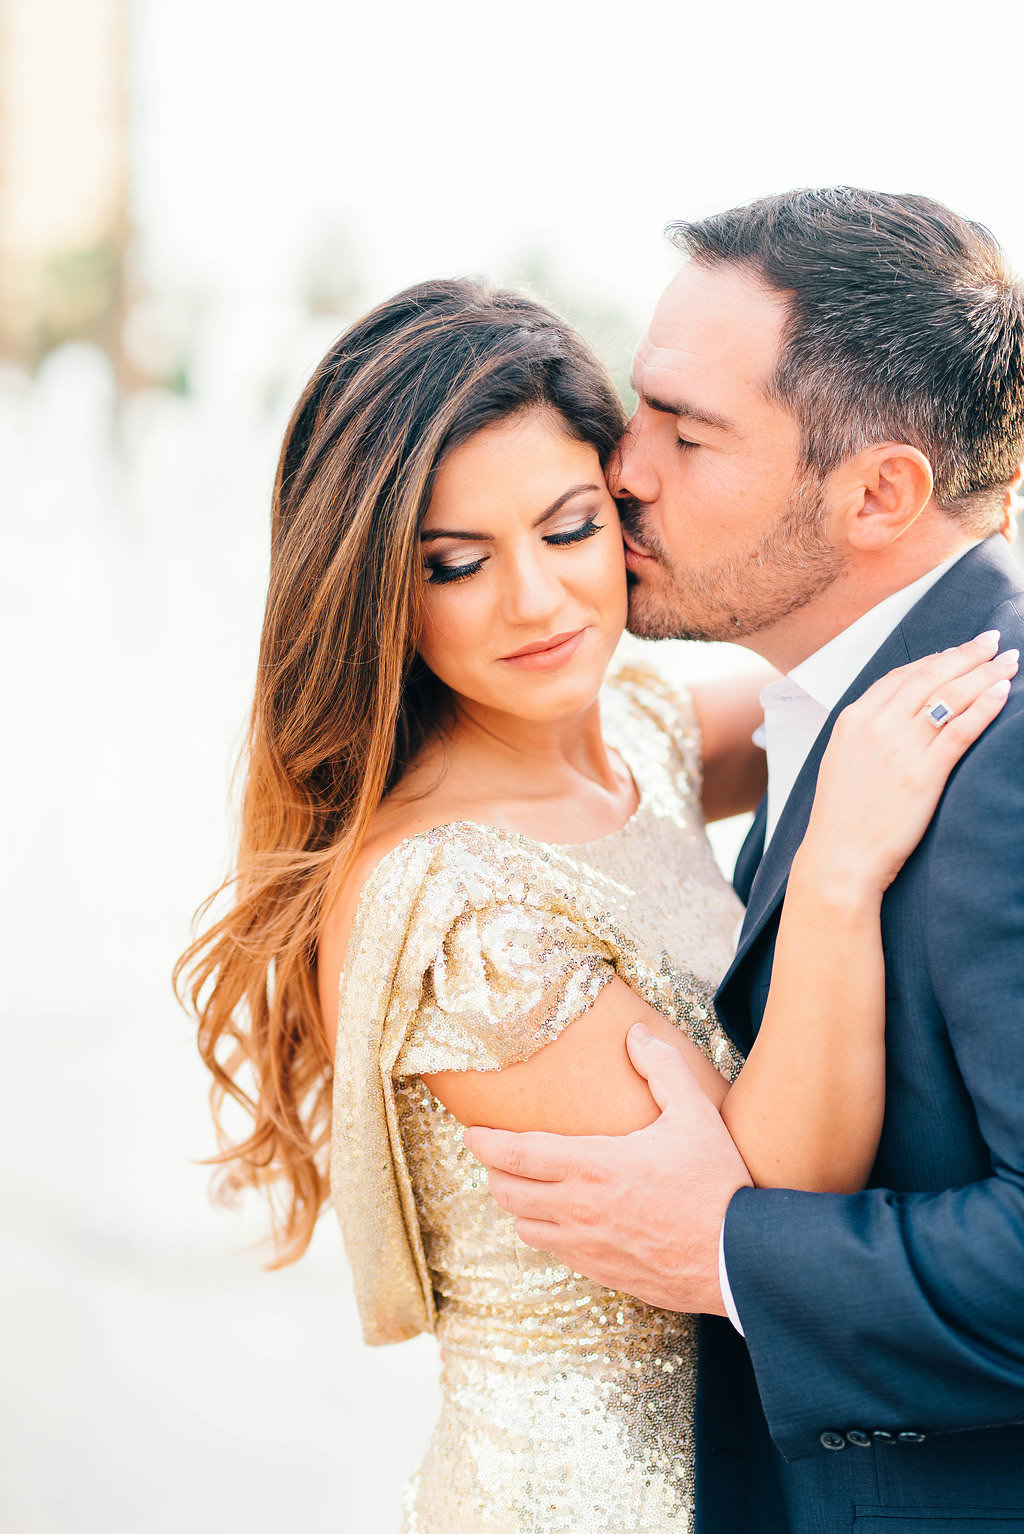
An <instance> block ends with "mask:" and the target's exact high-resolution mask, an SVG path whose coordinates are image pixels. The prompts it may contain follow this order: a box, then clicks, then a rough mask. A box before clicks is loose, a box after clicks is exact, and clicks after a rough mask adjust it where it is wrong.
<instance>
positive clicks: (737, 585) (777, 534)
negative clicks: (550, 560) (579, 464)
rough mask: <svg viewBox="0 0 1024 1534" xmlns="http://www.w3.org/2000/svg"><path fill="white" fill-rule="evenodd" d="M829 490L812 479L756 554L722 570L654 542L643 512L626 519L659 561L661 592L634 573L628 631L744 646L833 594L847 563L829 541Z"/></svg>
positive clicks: (722, 566) (761, 540)
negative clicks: (685, 561) (687, 561)
mask: <svg viewBox="0 0 1024 1534" xmlns="http://www.w3.org/2000/svg"><path fill="white" fill-rule="evenodd" d="M826 511H827V505H826V500H825V494H824V490H823V488H822V486H821V485H820V484H819V482H818V481H817V480H812V479H809V478H806V479H804V480H802V481H801V483H800V484H799V485H798V487H797V488H796V489H795V490H794V492H793V494H792V496H791V497H790V499H789V502H788V504H787V506H786V508H785V510H784V511H783V512H782V513H781V514H780V516H779V517H778V519H777V520H776V521H775V522H774V523H773V524H772V525H771V527H769V528H767V529H765V531H764V532H763V533H762V534H761V537H760V538H759V539H758V541H757V542H756V543H755V545H754V546H753V548H751V549H748V550H747V551H746V552H745V553H744V554H743V555H742V556H739V557H734V558H732V559H728V560H722V561H720V562H719V563H717V564H713V565H703V566H700V567H691V568H687V567H686V566H684V565H680V564H679V563H678V562H677V561H675V560H673V559H672V557H671V555H670V554H669V552H668V550H667V549H666V548H665V547H664V546H663V545H661V546H659V545H658V543H657V542H656V541H655V540H652V539H651V538H650V537H648V536H647V535H646V534H645V532H644V528H643V508H642V507H638V508H636V509H635V510H633V511H629V510H626V511H624V513H623V521H624V523H625V524H626V526H627V528H630V529H633V528H635V529H636V531H637V537H638V541H639V543H640V544H641V546H642V547H643V549H644V552H645V553H646V552H648V551H649V552H650V553H651V554H652V555H653V557H654V558H655V559H656V560H657V565H658V571H657V586H656V587H652V585H651V583H650V582H649V581H645V580H644V578H643V577H641V576H637V575H635V574H634V573H632V572H630V573H629V575H628V583H629V619H628V622H627V625H626V626H627V628H628V629H629V632H630V633H631V634H635V635H636V636H637V638H638V639H704V640H741V639H743V638H745V637H748V636H750V635H752V634H759V633H761V632H762V631H763V630H764V629H769V628H772V627H774V625H775V624H777V623H781V622H782V621H783V619H785V618H788V617H789V616H790V614H791V613H795V612H798V611H799V610H800V608H802V607H806V605H807V603H808V602H811V601H813V599H814V598H815V597H817V596H820V595H821V593H822V592H824V591H827V590H828V588H829V587H830V586H831V585H832V583H833V582H834V581H835V580H836V579H837V577H838V576H839V575H840V574H841V573H842V569H843V561H842V558H841V556H840V554H839V552H838V550H837V549H835V548H834V547H833V545H832V544H831V543H830V542H829V541H828V536H827V519H826Z"/></svg>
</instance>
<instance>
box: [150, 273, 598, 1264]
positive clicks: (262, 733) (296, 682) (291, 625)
mask: <svg viewBox="0 0 1024 1534" xmlns="http://www.w3.org/2000/svg"><path fill="white" fill-rule="evenodd" d="M542 406H546V407H548V408H550V409H553V410H556V411H557V412H558V413H559V414H560V416H561V417H562V419H563V420H564V422H565V425H566V428H567V429H568V431H569V432H570V433H571V434H572V435H573V436H575V437H577V438H578V439H579V440H581V441H585V442H588V443H591V444H592V445H593V446H594V447H595V448H596V449H597V451H598V454H599V456H600V459H601V463H602V465H604V464H606V463H607V461H608V458H609V456H610V455H611V453H612V451H613V449H614V447H615V444H616V442H617V441H618V438H619V436H620V435H621V432H622V429H623V424H624V418H623V412H622V406H621V404H620V402H619V400H618V398H617V396H616V394H615V390H614V387H613V385H612V383H611V380H610V379H609V378H608V376H607V374H606V373H605V371H604V369H603V368H602V367H601V365H600V364H599V363H598V362H597V360H596V358H595V357H594V356H593V355H592V354H591V352H590V351H589V350H588V349H587V347H586V346H585V345H584V343H583V342H582V340H581V339H580V338H579V336H577V335H576V334H575V333H574V332H573V331H572V330H571V329H570V328H569V327H568V326H567V325H566V324H565V322H564V321H562V320H561V319H559V318H558V317H557V316H556V315H554V314H552V313H551V312H550V311H549V310H548V309H546V308H544V307H543V306H542V305H541V304H539V303H537V302H536V301H534V300H533V299H531V298H528V297H526V296H524V295H523V294H521V293H513V292H504V291H501V290H494V289H490V288H487V287H484V286H482V285H480V284H479V283H474V282H468V281H441V282H428V283H422V284H419V285H418V286H416V287H413V288H409V289H407V290H406V291H405V292H403V293H400V294H398V295H397V297H395V298H392V299H390V300H388V302H386V303H383V304H381V305H379V306H378V307H377V308H376V309H373V310H372V311H371V312H370V313H369V314H367V315H366V316H365V317H364V318H363V319H361V320H359V321H357V322H356V324H354V325H353V326H352V327H351V328H350V329H349V330H347V331H346V332H345V333H344V334H343V335H342V336H341V337H340V338H339V339H338V341H337V342H336V343H335V344H334V345H333V346H332V347H331V349H330V351H329V352H328V353H327V355H326V356H325V357H324V359H323V361H322V362H321V363H320V365H319V367H318V368H317V369H316V371H315V373H314V374H313V377H312V378H311V380H310V382H309V384H308V385H307V387H306V389H305V391H304V393H303V395H302V397H301V399H300V400H299V403H298V405H297V406H296V408H295V411H294V413H293V415H292V418H291V421H290V422H289V424H288V429H287V431H286V432H285V438H284V445H283V447H282V451H281V459H280V462H279V464H278V469H277V477H276V481H275V485H274V498H273V523H272V536H271V557H270V585H269V591H268V594H267V608H266V617H265V620H264V624H263V636H262V641H261V645H260V656H259V665H258V670H257V679H256V693H255V698H254V701H253V707H252V718H251V723H250V727H249V734H248V740H247V746H246V753H245V762H246V781H245V792H244V797H243V803H242V816H241V832H240V838H239V848H238V860H237V867H236V870H235V872H234V874H233V876H232V877H231V878H230V879H228V880H227V881H226V883H225V884H224V885H223V886H222V887H221V889H220V890H218V891H216V892H215V894H214V895H212V896H211V897H210V899H209V900H208V901H207V902H206V903H205V905H204V906H202V907H201V908H200V915H201V916H202V917H205V916H206V915H207V914H208V913H209V910H210V907H211V905H212V903H213V902H214V901H215V900H217V899H218V897H222V896H223V895H224V894H225V892H228V893H229V895H230V897H231V899H232V901H233V903H232V905H231V908H230V909H229V910H228V912H227V914H226V915H225V916H223V917H222V918H221V919H220V920H217V921H215V922H214V923H213V925H211V926H210V927H209V929H208V930H207V931H206V932H204V933H203V934H202V935H201V936H200V937H199V938H198V939H197V940H196V941H195V942H194V943H193V944H192V945H191V946H190V947H189V948H188V949H187V950H186V952H185V953H184V954H183V955H182V957H181V958H180V959H179V961H178V963H177V965H176V967H175V986H176V988H177V990H178V994H179V996H180V997H181V998H182V1000H183V1001H184V1003H185V1005H186V1006H188V1007H189V1008H190V1009H191V1010H192V1011H193V1012H194V1014H195V1016H196V1018H197V1020H198V1024H199V1050H200V1054H201V1055H202V1058H203V1060H204V1062H205V1063H206V1065H207V1066H208V1067H209V1069H210V1071H211V1072H212V1074H213V1084H212V1087H211V1102H212V1107H213V1113H214V1119H215V1121H216V1123H217V1127H218V1136H219V1143H220V1145H221V1151H220V1154H219V1155H217V1156H215V1157H212V1158H211V1160H212V1161H213V1162H214V1163H215V1164H218V1165H219V1168H220V1170H219V1172H218V1173H217V1175H216V1176H215V1181H214V1190H215V1193H216V1195H217V1197H218V1198H219V1200H220V1201H221V1202H225V1203H230V1202H232V1201H233V1200H234V1198H235V1197H236V1196H237V1194H238V1193H239V1192H240V1191H241V1190H243V1189H245V1188H259V1189H261V1190H262V1191H263V1192H265V1193H266V1194H267V1196H268V1198H269V1201H270V1208H271V1219H272V1228H273V1235H274V1240H275V1245H276V1249H277V1255H276V1258H275V1260H274V1262H273V1263H271V1266H282V1265H284V1264H285V1263H287V1262H291V1261H294V1260H295V1258H297V1257H299V1256H301V1254H302V1253H303V1252H304V1251H305V1249H306V1247H307V1246H308V1244H309V1241H310V1238H311V1236H312V1234H313V1228H314V1225H315V1224H316V1220H317V1217H318V1215H319V1213H320V1211H321V1209H322V1207H323V1205H324V1202H325V1199H326V1197H327V1193H328V1188H327V1172H326V1160H327V1148H328V1143H329V1139H330V1106H331V1104H330V1094H331V1060H330V1056H329V1052H328V1048H327V1043H326V1037H325V1034H324V1029H323V1025H322V1022H321V1018H320V1010H319V1006H318V1002H317V979H316V955H317V939H318V934H319V931H320V928H321V925H322V922H323V919H324V916H325V915H326V913H327V911H328V910H329V909H330V907H331V905H332V904H333V903H334V901H335V899H336V898H337V895H338V893H339V891H340V890H341V888H342V886H343V884H344V881H345V879H346V877H347V875H348V872H349V870H350V869H351V866H352V862H353V859H354V858H355V856H356V854H357V853H358V851H359V848H360V846H361V844H362V841H363V839H364V837H365V835H366V832H367V828H368V827H369V824H370V821H371V819H372V817H373V815H374V813H375V811H376V810H377V807H378V806H379V804H380V802H381V800H382V798H383V797H384V795H385V794H386V793H387V792H388V791H389V790H390V789H391V788H393V787H394V785H395V784H396V783H397V782H398V781H399V779H400V778H401V777H402V775H403V773H404V772H405V770H406V769H407V767H408V765H409V764H410V762H411V761H412V760H413V759H414V757H415V756H416V754H417V752H418V751H419V750H420V748H421V747H422V745H423V744H424V742H425V741H426V740H427V739H428V738H429V737H430V736H431V734H432V733H433V732H434V731H435V730H436V729H437V728H438V726H439V723H440V722H441V721H442V720H443V710H444V702H445V698H444V690H443V688H442V686H441V684H440V683H439V682H438V681H437V679H436V678H435V677H434V676H433V675H432V674H431V673H430V672H429V671H428V670H427V668H426V667H425V666H424V665H423V663H422V662H421V661H420V660H419V659H418V657H417V653H416V643H417V634H418V625H419V594H420V590H421V585H422V573H421V560H420V555H419V527H420V523H421V520H422V518H423V515H424V513H425V511H426V508H427V506H428V504H429V501H430V496H431V491H432V488H433V485H434V481H435V479H436V476H437V472H438V469H439V467H440V465H441V463H442V461H443V459H444V457H445V455H446V454H447V453H449V452H451V451H452V449H453V448H454V447H456V446H458V445H459V444H460V443H462V442H465V441H466V440H467V439H468V438H469V437H471V436H473V435H474V433H476V432H478V431H480V430H481V429H482V428H483V427H485V426H487V425H490V424H493V423H494V422H496V421H498V420H501V419H503V418H505V417H508V416H510V415H514V414H516V413H518V412H520V411H522V410H526V409H530V408H532V407H542ZM227 1099H231V1100H233V1101H234V1102H235V1103H237V1104H240V1105H241V1107H242V1108H243V1109H245V1110H246V1112H247V1113H248V1114H249V1115H250V1116H251V1118H252V1128H251V1132H250V1133H249V1134H248V1135H246V1136H245V1138H243V1139H242V1140H241V1141H239V1142H236V1143H232V1142H231V1140H230V1138H229V1136H228V1134H227V1131H226V1129H225V1126H224V1124H223V1122H222V1111H223V1109H224V1107H225V1102H226V1100H227Z"/></svg>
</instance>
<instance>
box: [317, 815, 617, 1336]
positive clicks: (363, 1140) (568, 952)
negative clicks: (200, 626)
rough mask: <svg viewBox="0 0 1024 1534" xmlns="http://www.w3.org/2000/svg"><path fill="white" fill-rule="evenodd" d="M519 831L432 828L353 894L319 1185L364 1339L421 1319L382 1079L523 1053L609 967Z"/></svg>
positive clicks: (428, 1322)
mask: <svg viewBox="0 0 1024 1534" xmlns="http://www.w3.org/2000/svg"><path fill="white" fill-rule="evenodd" d="M519 841H520V839H519V838H517V837H515V836H513V835H511V834H503V833H497V832H494V831H491V830H488V828H486V827H477V826H472V825H468V824H467V825H462V826H442V827H439V828H437V830H436V831H432V832H428V833H424V834H423V835H421V836H416V837H411V838H410V839H409V840H408V841H406V842H403V843H402V844H401V846H400V847H398V848H396V849H394V851H393V852H391V853H389V854H388V855H387V856H386V857H384V858H382V860H381V862H380V863H379V864H378V866H377V868H376V869H375V870H374V872H373V874H372V875H371V876H370V878H369V879H368V881H367V883H366V886H365V888H364V890H363V893H362V895H361V897H360V901H359V908H358V910H357V912H356V916H355V920H354V922H353V927H352V934H351V937H350V940H349V947H348V952H347V954H346V958H345V968H344V972H343V974H342V979H341V986H340V992H339V1002H338V1045H337V1052H336V1057H335V1069H334V1106H333V1118H332V1137H331V1192H332V1198H333V1201H334V1205H335V1208H336V1211H337V1213H338V1217H339V1219H340V1222H341V1226H342V1233H343V1235H344V1237H345V1244H346V1248H347V1250H348V1255H349V1259H350V1262H351V1265H352V1271H353V1277H354V1281H355V1290H356V1299H357V1302H358V1304H359V1308H360V1312H361V1316H362V1320H363V1329H364V1335H365V1337H366V1340H367V1341H368V1342H371V1343H377V1342H398V1341H401V1340H402V1339H403V1338H405V1337H411V1336H413V1335H414V1334H415V1333H416V1332H419V1331H424V1330H432V1329H433V1325H434V1298H433V1293H432V1289H431V1285H430V1281H429V1276H428V1273H427V1268H426V1263H425V1260H424V1255H423V1247H422V1241H421V1236H420V1231H419V1226H418V1222H417V1215H416V1207H415V1199H414V1195H413V1189H412V1186H411V1182H410V1178H409V1172H408V1168H407V1166H406V1163H405V1157H404V1152H403V1148H402V1141H401V1135H400V1133H399V1126H398V1119H397V1113H396V1107H395V1089H394V1083H395V1081H396V1079H398V1078H400V1077H403V1076H408V1075H416V1074H420V1073H422V1072H425V1071H427V1072H429V1071H440V1070H495V1069H499V1068H500V1067H502V1066H504V1065H508V1064H511V1063H513V1062H515V1061H518V1060H524V1059H526V1058H527V1057H528V1056H529V1055H530V1054H532V1053H534V1051H535V1050H537V1049H540V1048H541V1047H543V1045H544V1044H546V1043H548V1042H550V1040H552V1039H554V1038H555V1037H557V1035H558V1033H559V1032H561V1030H562V1029H563V1028H564V1027H565V1026H566V1025H567V1024H568V1023H569V1022H571V1021H572V1020H573V1019H574V1018H576V1017H579V1016H581V1015H582V1013H584V1012H585V1011H587V1009H588V1008H589V1007H590V1006H591V1005H592V1003H593V1001H594V999H595V998H596V996H597V995H598V993H599V992H600V990H601V989H602V987H603V986H604V985H605V984H606V983H607V981H608V980H610V979H611V978H612V975H613V973H614V970H613V967H612V949H611V947H610V946H609V945H608V944H607V943H605V942H603V941H602V940H601V938H600V936H598V935H597V934H596V933H595V931H594V929H593V927H590V926H588V925H587V924H586V923H583V922H581V921H579V920H578V919H575V918H574V916H573V912H572V909H571V907H570V905H569V903H568V901H567V899H566V898H565V897H564V894H563V893H562V891H564V889H565V885H566V879H565V873H564V870H562V869H561V868H559V869H558V870H557V872H556V871H555V869H553V868H552V869H551V870H550V871H549V870H548V867H547V865H546V863H545V861H544V860H543V859H538V858H537V857H536V856H534V857H533V858H532V859H530V858H525V857H523V856H521V855H520V854H519V851H518V843H519Z"/></svg>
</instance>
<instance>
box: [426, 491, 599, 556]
mask: <svg viewBox="0 0 1024 1534" xmlns="http://www.w3.org/2000/svg"><path fill="white" fill-rule="evenodd" d="M600 488H601V487H600V485H572V486H571V487H570V488H569V489H568V490H563V492H562V494H561V495H560V496H559V497H558V499H557V501H552V502H551V505H550V506H549V507H548V508H547V510H546V511H542V512H541V514H540V516H539V517H538V518H537V520H536V522H534V524H533V525H534V527H541V526H542V525H543V524H544V523H545V522H546V521H547V520H548V518H549V517H553V516H554V515H555V513H556V512H558V511H561V509H562V507H563V506H564V505H565V503H566V502H567V501H571V500H572V498H573V496H574V495H585V494H587V492H588V491H597V490H600ZM438 538H462V539H463V540H464V541H465V542H467V543H493V542H494V534H493V533H470V532H466V531H464V530H463V529H461V528H454V527H431V528H428V529H426V530H425V531H424V532H422V533H420V542H421V543H434V542H436V541H437V539H438Z"/></svg>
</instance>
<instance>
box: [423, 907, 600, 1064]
mask: <svg viewBox="0 0 1024 1534" xmlns="http://www.w3.org/2000/svg"><path fill="white" fill-rule="evenodd" d="M614 973H615V971H614V969H613V967H612V965H611V962H610V960H609V958H608V956H607V954H606V952H605V951H604V949H603V947H602V945H601V944H600V943H599V942H598V941H597V940H596V939H595V938H594V936H593V934H592V933H591V932H589V931H588V930H587V929H586V928H585V927H582V926H581V925H580V924H579V923H578V922H577V921H576V920H574V918H573V917H572V915H571V914H570V913H569V912H567V911H565V910H557V909H555V910H553V909H551V907H550V905H549V904H548V903H547V902H546V901H545V900H544V899H543V898H541V899H539V900H536V899H531V898H530V892H529V890H526V891H524V890H523V889H522V888H520V889H513V890H509V891H508V893H507V894H506V897H505V898H504V899H499V900H495V899H494V898H491V899H489V900H487V901H485V902H484V903H483V904H476V903H474V901H473V899H472V897H471V896H470V895H469V894H468V893H467V897H466V903H465V905H464V907H463V909H462V910H461V911H460V912H459V914H458V915H457V916H456V917H455V920H454V921H453V922H452V923H451V926H450V927H449V928H448V930H447V932H446V933H445V934H444V937H443V939H442V941H441V943H440V944H439V946H438V949H437V952H436V954H435V955H434V958H433V961H432V963H431V965H430V968H429V969H428V971H427V973H426V974H425V975H424V977H423V990H422V994H421V1001H420V1006H419V1008H418V1010H417V1013H416V1017H415V1019H414V1020H413V1022H412V1025H411V1027H410V1030H409V1033H408V1035H407V1038H406V1042H405V1045H404V1046H403V1048H402V1050H401V1052H400V1054H399V1057H398V1060H397V1062H396V1065H395V1074H396V1075H402V1076H414V1075H423V1074H425V1073H427V1072H430V1071H493V1070H500V1069H501V1068H502V1067H503V1066H506V1065H515V1064H517V1063H518V1062H519V1061H521V1060H526V1059H528V1058H529V1056H530V1055H532V1054H534V1053H535V1052H536V1051H537V1050H538V1049H541V1048H542V1047H543V1046H544V1045H545V1044H549V1043H550V1042H551V1041H552V1040H553V1039H555V1038H557V1037H558V1035H559V1033H561V1031H562V1029H563V1028H565V1027H566V1025H567V1024H568V1023H570V1022H572V1021H573V1019H574V1018H577V1017H581V1016H582V1015H583V1013H584V1012H586V1011H587V1010H588V1008H589V1007H591V1006H592V1005H593V1003H594V1001H595V999H596V997H597V995H598V992H599V991H600V990H601V988H602V987H603V986H604V985H605V984H607V982H608V981H609V980H610V979H611V978H612V976H613V974H614Z"/></svg>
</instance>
